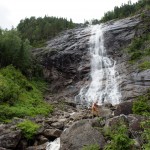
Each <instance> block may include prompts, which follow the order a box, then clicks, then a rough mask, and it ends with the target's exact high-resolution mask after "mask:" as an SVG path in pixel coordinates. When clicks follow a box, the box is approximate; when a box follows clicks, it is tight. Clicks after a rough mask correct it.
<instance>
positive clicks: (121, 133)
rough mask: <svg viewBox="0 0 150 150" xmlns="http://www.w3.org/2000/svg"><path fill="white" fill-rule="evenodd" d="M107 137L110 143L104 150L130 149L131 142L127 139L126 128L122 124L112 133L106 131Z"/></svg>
mask: <svg viewBox="0 0 150 150" xmlns="http://www.w3.org/2000/svg"><path fill="white" fill-rule="evenodd" d="M108 131H109V132H107V133H106V134H107V136H108V137H109V138H110V139H111V142H110V143H109V144H107V145H106V146H105V148H104V149H105V150H127V149H131V147H132V145H133V143H134V142H133V140H132V139H130V138H129V136H128V134H127V127H126V126H125V125H124V124H120V125H119V126H117V128H114V130H113V131H110V130H108Z"/></svg>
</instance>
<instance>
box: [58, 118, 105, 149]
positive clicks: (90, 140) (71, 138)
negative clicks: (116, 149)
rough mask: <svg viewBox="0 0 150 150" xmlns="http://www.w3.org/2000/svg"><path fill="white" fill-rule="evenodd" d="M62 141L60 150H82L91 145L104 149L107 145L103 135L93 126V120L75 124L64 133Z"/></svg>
mask: <svg viewBox="0 0 150 150" xmlns="http://www.w3.org/2000/svg"><path fill="white" fill-rule="evenodd" d="M60 141H61V148H60V150H81V149H82V148H83V147H84V146H87V145H91V144H98V145H99V146H100V148H103V147H104V144H105V140H104V137H103V135H102V134H101V133H100V132H99V131H98V130H97V129H95V128H94V127H93V126H92V122H91V120H80V121H78V122H75V123H74V124H73V125H72V126H71V127H70V128H69V129H67V130H65V131H64V132H63V133H62V135H61V137H60Z"/></svg>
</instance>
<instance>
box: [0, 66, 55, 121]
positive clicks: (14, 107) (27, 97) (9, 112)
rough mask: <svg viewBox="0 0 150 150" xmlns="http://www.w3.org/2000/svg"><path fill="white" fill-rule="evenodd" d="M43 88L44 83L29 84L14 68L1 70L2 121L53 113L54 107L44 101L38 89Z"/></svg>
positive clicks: (0, 110) (0, 107)
mask: <svg viewBox="0 0 150 150" xmlns="http://www.w3.org/2000/svg"><path fill="white" fill-rule="evenodd" d="M43 86H45V84H44V82H43V81H38V82H37V81H32V82H29V81H28V80H27V79H26V77H25V76H23V75H22V74H21V72H20V71H18V70H16V69H15V68H14V67H13V66H8V67H6V68H4V69H1V70H0V121H5V120H8V119H12V118H13V117H25V116H36V115H38V114H43V115H47V114H48V113H50V112H52V107H51V106H50V105H48V104H46V103H45V102H44V101H43V95H42V92H41V91H40V90H39V89H38V87H41V88H42V87H43Z"/></svg>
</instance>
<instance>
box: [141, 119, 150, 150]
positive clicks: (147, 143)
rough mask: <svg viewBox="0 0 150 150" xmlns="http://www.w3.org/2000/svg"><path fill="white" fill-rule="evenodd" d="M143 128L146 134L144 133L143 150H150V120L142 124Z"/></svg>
mask: <svg viewBox="0 0 150 150" xmlns="http://www.w3.org/2000/svg"><path fill="white" fill-rule="evenodd" d="M141 126H142V127H143V129H144V132H143V133H142V138H143V141H144V143H143V146H142V147H143V149H145V150H149V149H150V120H147V121H144V122H142V123H141Z"/></svg>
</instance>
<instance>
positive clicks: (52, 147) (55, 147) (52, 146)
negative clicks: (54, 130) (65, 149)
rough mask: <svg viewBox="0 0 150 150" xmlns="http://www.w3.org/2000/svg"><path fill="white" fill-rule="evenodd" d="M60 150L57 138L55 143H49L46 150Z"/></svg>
mask: <svg viewBox="0 0 150 150" xmlns="http://www.w3.org/2000/svg"><path fill="white" fill-rule="evenodd" d="M59 149H60V138H57V139H56V140H55V141H53V142H50V143H49V144H48V145H47V147H46V150H59Z"/></svg>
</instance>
